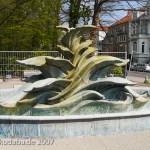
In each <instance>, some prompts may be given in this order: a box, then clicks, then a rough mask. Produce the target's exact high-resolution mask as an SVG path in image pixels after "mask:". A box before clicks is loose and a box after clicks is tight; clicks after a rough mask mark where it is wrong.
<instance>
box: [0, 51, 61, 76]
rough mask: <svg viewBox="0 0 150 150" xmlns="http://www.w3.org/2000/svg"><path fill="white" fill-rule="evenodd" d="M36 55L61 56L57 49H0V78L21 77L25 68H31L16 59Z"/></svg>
mask: <svg viewBox="0 0 150 150" xmlns="http://www.w3.org/2000/svg"><path fill="white" fill-rule="evenodd" d="M36 56H53V57H62V56H61V54H60V53H59V52H58V51H0V78H22V77H23V76H24V71H25V70H33V68H30V67H26V66H22V65H20V64H19V63H17V62H16V60H24V59H27V58H31V57H36ZM32 72H33V71H32ZM34 72H36V71H34ZM33 74H34V73H33Z"/></svg>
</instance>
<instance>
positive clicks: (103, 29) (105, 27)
mask: <svg viewBox="0 0 150 150" xmlns="http://www.w3.org/2000/svg"><path fill="white" fill-rule="evenodd" d="M97 27H98V30H99V31H108V27H107V26H103V27H101V26H97Z"/></svg>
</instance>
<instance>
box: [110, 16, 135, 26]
mask: <svg viewBox="0 0 150 150" xmlns="http://www.w3.org/2000/svg"><path fill="white" fill-rule="evenodd" d="M131 19H132V15H131V14H129V15H127V16H125V17H123V18H122V19H120V20H118V21H117V22H115V23H114V24H112V25H111V26H110V27H113V26H116V25H120V24H123V23H126V22H129V21H130V20H131Z"/></svg>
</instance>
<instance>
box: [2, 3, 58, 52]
mask: <svg viewBox="0 0 150 150" xmlns="http://www.w3.org/2000/svg"><path fill="white" fill-rule="evenodd" d="M59 10H60V0H54V1H49V0H19V1H17V0H5V1H4V0H2V1H1V2H0V12H1V15H0V20H1V23H0V31H1V36H0V46H1V50H52V49H54V48H55V46H56V44H57V40H58V32H57V31H56V26H57V25H58V24H59Z"/></svg>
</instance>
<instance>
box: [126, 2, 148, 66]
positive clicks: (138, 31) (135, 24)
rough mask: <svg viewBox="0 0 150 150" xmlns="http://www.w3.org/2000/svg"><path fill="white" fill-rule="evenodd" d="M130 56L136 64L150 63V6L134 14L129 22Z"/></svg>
mask: <svg viewBox="0 0 150 150" xmlns="http://www.w3.org/2000/svg"><path fill="white" fill-rule="evenodd" d="M129 26H130V28H129V29H130V30H129V38H130V41H129V50H130V51H129V55H131V56H132V58H133V60H132V61H133V62H134V63H150V4H149V5H147V6H146V7H144V9H143V10H141V12H138V11H135V12H133V19H132V20H131V21H130V22H129Z"/></svg>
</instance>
